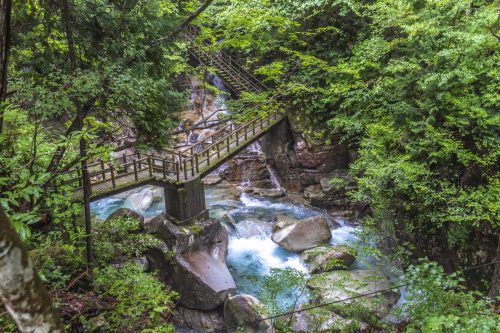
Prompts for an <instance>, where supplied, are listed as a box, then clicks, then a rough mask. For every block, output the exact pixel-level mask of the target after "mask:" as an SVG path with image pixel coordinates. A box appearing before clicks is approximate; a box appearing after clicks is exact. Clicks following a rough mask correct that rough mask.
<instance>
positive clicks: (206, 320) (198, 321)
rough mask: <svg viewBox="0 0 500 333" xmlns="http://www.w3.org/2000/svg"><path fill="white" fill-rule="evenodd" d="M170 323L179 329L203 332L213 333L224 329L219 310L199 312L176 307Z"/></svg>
mask: <svg viewBox="0 0 500 333" xmlns="http://www.w3.org/2000/svg"><path fill="white" fill-rule="evenodd" d="M172 321H173V323H174V324H175V325H177V326H180V327H188V328H191V329H194V330H200V331H204V332H213V331H216V330H221V329H223V328H224V318H223V316H222V314H221V311H219V310H212V311H201V310H193V309H189V308H186V307H184V306H177V307H176V308H175V309H174V313H173V317H172Z"/></svg>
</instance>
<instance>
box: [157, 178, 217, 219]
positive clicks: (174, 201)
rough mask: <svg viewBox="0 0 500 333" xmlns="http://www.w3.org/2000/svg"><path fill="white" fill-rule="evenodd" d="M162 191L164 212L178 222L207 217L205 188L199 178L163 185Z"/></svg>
mask: <svg viewBox="0 0 500 333" xmlns="http://www.w3.org/2000/svg"><path fill="white" fill-rule="evenodd" d="M164 191H165V207H166V213H167V215H169V216H170V217H171V218H173V219H174V221H175V222H177V223H178V224H182V223H187V222H190V221H193V220H198V219H200V220H201V219H205V218H208V211H207V208H206V206H205V189H204V186H203V183H202V182H201V179H200V178H196V179H193V180H192V181H190V182H186V183H183V184H176V186H172V187H170V186H168V187H165V188H164Z"/></svg>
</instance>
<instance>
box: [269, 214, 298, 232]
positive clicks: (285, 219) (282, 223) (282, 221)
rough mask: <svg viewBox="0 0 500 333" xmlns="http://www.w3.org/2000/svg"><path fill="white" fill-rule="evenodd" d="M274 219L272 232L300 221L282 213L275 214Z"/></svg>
mask: <svg viewBox="0 0 500 333" xmlns="http://www.w3.org/2000/svg"><path fill="white" fill-rule="evenodd" d="M275 219H276V222H275V223H274V225H273V232H278V231H280V230H282V229H284V228H285V227H287V226H290V225H292V224H296V223H297V222H299V221H300V220H299V219H296V218H294V217H290V216H288V215H284V214H279V215H277V216H276V217H275Z"/></svg>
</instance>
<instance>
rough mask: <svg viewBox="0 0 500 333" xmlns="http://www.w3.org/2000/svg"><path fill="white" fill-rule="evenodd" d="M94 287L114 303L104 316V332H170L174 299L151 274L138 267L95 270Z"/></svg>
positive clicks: (134, 264) (128, 264) (128, 265)
mask: <svg viewBox="0 0 500 333" xmlns="http://www.w3.org/2000/svg"><path fill="white" fill-rule="evenodd" d="M94 287H95V290H96V292H98V293H101V294H103V295H109V296H111V297H113V298H114V299H116V305H115V307H114V309H113V310H111V311H109V312H106V313H104V318H105V319H106V322H107V326H108V327H106V331H107V332H151V333H152V332H155V333H160V332H161V333H169V332H174V331H173V327H172V326H171V324H169V323H168V318H169V316H170V314H171V309H172V308H173V306H174V303H175V301H176V299H177V296H178V295H177V293H175V292H174V291H170V290H166V288H165V286H164V285H163V283H162V282H160V281H159V280H158V279H157V278H156V276H155V274H154V273H145V272H144V271H143V269H142V267H141V265H139V264H137V263H127V264H125V265H123V266H121V267H110V266H107V267H105V268H101V269H98V270H96V272H95V280H94Z"/></svg>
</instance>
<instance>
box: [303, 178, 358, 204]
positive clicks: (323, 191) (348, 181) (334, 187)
mask: <svg viewBox="0 0 500 333" xmlns="http://www.w3.org/2000/svg"><path fill="white" fill-rule="evenodd" d="M354 188H355V182H354V180H353V179H352V178H351V177H349V175H348V174H347V170H344V169H341V170H335V171H333V172H330V173H329V174H328V175H327V176H326V177H323V178H321V179H320V181H319V184H317V185H311V186H309V187H307V188H306V189H305V190H304V197H305V198H306V200H307V201H308V202H309V203H310V204H311V205H313V206H316V207H321V208H327V209H328V208H335V209H343V210H345V209H349V208H350V207H351V200H350V199H349V198H348V197H347V193H348V192H349V191H351V190H353V189H354Z"/></svg>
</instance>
